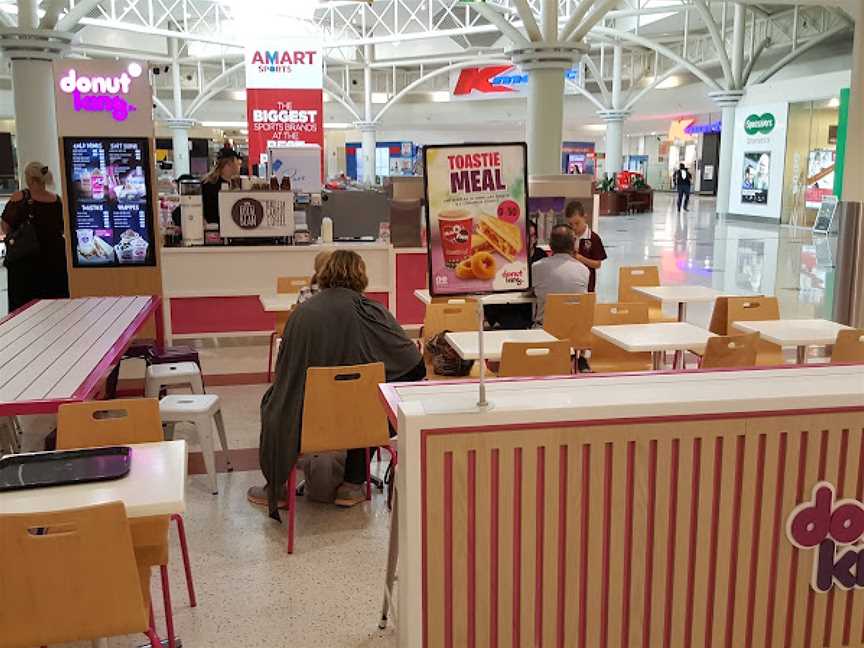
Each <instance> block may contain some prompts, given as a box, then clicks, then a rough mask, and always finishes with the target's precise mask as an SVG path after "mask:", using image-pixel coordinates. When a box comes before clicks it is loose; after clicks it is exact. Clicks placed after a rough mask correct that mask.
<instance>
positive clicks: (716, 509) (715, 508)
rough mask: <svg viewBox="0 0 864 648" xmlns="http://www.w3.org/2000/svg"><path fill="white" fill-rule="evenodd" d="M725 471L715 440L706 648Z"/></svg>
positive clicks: (709, 636)
mask: <svg viewBox="0 0 864 648" xmlns="http://www.w3.org/2000/svg"><path fill="white" fill-rule="evenodd" d="M722 470H723V438H722V437H718V438H717V439H715V440H714V499H713V500H712V501H711V545H710V547H711V548H710V549H709V552H708V555H709V556H710V560H711V562H710V563H709V565H708V596H707V599H706V602H705V605H706V608H705V648H711V646H712V645H713V643H714V595H715V589H716V587H717V534H718V533H719V529H718V527H719V526H720V496H721V495H722V493H721V491H722V490H723V489H722V488H721V486H722V482H721V477H720V475H721V471H722Z"/></svg>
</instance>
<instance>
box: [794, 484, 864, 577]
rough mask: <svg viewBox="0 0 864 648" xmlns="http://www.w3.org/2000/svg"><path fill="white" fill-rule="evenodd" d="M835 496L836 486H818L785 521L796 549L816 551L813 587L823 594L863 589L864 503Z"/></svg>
mask: <svg viewBox="0 0 864 648" xmlns="http://www.w3.org/2000/svg"><path fill="white" fill-rule="evenodd" d="M835 496H836V491H835V488H834V485H833V484H831V483H829V482H824V481H823V482H819V483H817V484H816V485H815V486H814V487H813V497H812V499H811V500H810V501H809V502H804V503H802V504H799V505H798V506H797V507H795V509H794V510H793V511H792V513H791V514H790V515H789V518H788V520H787V522H786V535H787V537H788V538H789V541H790V542H791V543H792V544H793V545H794V546H796V547H798V548H799V549H805V550H806V549H813V550H815V555H814V556H813V576H812V581H811V583H810V585H811V587H812V588H813V589H814V590H815V591H817V592H821V593H824V592H828V591H830V590H831V588H833V587H835V586H836V587H839V588H840V589H842V590H851V589H856V588H857V589H861V588H864V503H862V502H859V501H858V500H854V499H841V500H838V499H836V497H835Z"/></svg>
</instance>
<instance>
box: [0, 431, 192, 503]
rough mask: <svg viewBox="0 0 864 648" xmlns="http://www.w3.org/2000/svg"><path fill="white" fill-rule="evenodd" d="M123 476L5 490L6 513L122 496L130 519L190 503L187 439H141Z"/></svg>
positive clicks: (0, 499)
mask: <svg viewBox="0 0 864 648" xmlns="http://www.w3.org/2000/svg"><path fill="white" fill-rule="evenodd" d="M131 447H132V466H131V470H130V471H129V474H128V475H126V476H125V477H123V478H122V479H115V480H112V481H103V482H91V483H89V484H73V485H70V486H53V487H50V488H34V489H32V490H19V491H10V492H7V493H0V513H42V512H47V511H61V510H65V509H72V508H79V507H82V506H94V505H96V504H105V503H107V502H116V501H117V500H120V501H122V502H123V503H124V504H125V505H126V515H127V516H128V517H130V518H134V517H146V516H149V515H170V514H172V513H182V512H183V511H184V509H185V508H186V494H185V493H186V442H185V441H163V442H160V443H141V444H138V445H133V446H131Z"/></svg>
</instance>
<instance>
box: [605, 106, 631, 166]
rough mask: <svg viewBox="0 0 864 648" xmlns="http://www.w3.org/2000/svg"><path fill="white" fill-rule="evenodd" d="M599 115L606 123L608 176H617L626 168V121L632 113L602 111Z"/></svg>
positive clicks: (626, 111) (625, 111)
mask: <svg viewBox="0 0 864 648" xmlns="http://www.w3.org/2000/svg"><path fill="white" fill-rule="evenodd" d="M597 114H598V115H600V118H601V119H603V121H604V122H606V175H615V174H617V173H618V172H619V171H621V170H622V169H623V168H624V121H625V120H626V119H627V118H628V117H629V116H630V111H628V110H600V111H598V112H597Z"/></svg>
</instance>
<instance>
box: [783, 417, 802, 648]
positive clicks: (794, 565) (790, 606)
mask: <svg viewBox="0 0 864 648" xmlns="http://www.w3.org/2000/svg"><path fill="white" fill-rule="evenodd" d="M806 471H807V431H806V430H804V431H803V432H801V448H800V450H799V451H798V477H797V480H796V482H795V493H796V495H795V501H796V502H801V501H803V499H802V498H803V497H804V476H805V474H806ZM798 554H799V552H797V551H793V552H792V560H791V562H790V565H789V592H788V594H787V596H786V633H785V636H784V637H783V646H784V647H785V648H793V646H792V627H793V626H792V616H793V615H794V614H795V591H796V587H797V583H798Z"/></svg>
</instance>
